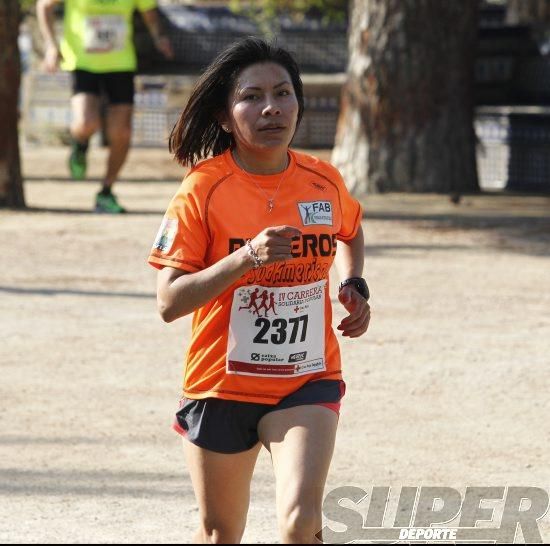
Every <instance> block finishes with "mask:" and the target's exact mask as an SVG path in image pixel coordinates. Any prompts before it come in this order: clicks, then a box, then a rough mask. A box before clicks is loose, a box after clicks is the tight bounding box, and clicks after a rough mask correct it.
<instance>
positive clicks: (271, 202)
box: [233, 150, 290, 212]
mask: <svg viewBox="0 0 550 546" xmlns="http://www.w3.org/2000/svg"><path fill="white" fill-rule="evenodd" d="M233 154H234V156H235V160H237V159H238V161H235V162H236V163H237V164H238V165H239V166H240V167H241V170H242V171H243V172H244V173H245V174H246V176H247V177H248V178H250V180H252V182H254V185H255V186H256V187H257V188H258V189H259V190H260V191H261V192H262V193H263V194H264V195H265V198H266V199H267V212H271V211H272V210H273V209H274V208H275V197H277V194H278V193H279V188H280V187H281V184H282V182H283V180H284V178H285V176H286V171H287V169H288V165H289V164H290V160H289V159H288V153H287V159H286V160H287V164H286V167H285V169H284V171H283V176H281V179H280V180H279V184H278V185H277V189H276V190H275V193H274V194H273V195H272V196H271V197H269V195H268V194H267V193H266V191H265V190H264V189H263V188H262V187H261V186H260V185H259V184H258V183H257V182H256V180H254V178H252V176H251V175H250V173H249V172H248V171H247V170H246V169H245V168H244V165H243V162H242V159H241V158H240V157H239V154H237V150H234V151H233Z"/></svg>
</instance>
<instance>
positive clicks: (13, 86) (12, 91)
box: [0, 0, 25, 208]
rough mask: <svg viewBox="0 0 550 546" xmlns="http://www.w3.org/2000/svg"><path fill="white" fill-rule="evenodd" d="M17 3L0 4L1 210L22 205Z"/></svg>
mask: <svg viewBox="0 0 550 546" xmlns="http://www.w3.org/2000/svg"><path fill="white" fill-rule="evenodd" d="M19 22H20V10H19V0H2V2H1V3H0V120H1V121H0V207H6V206H7V207H15V208H22V207H24V206H25V199H24V195H23V181H22V178H21V167H20V162H19V141H18V134H17V123H18V118H19V86H20V82H21V67H20V59H19V47H18V45H17V37H18V34H19Z"/></svg>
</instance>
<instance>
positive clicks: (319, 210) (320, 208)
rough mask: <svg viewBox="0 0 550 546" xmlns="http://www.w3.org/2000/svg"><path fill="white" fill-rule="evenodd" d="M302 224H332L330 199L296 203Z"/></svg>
mask: <svg viewBox="0 0 550 546" xmlns="http://www.w3.org/2000/svg"><path fill="white" fill-rule="evenodd" d="M298 209H299V211H300V216H301V218H302V224H304V226H313V225H317V226H332V203H331V202H330V201H308V202H306V203H298Z"/></svg>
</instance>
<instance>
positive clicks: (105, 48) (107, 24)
mask: <svg viewBox="0 0 550 546" xmlns="http://www.w3.org/2000/svg"><path fill="white" fill-rule="evenodd" d="M127 33H128V24H127V23H126V19H125V18H124V16H122V15H95V16H90V17H86V18H85V19H84V48H85V49H86V52H87V53H110V52H112V51H121V50H123V49H124V46H125V45H126V36H127Z"/></svg>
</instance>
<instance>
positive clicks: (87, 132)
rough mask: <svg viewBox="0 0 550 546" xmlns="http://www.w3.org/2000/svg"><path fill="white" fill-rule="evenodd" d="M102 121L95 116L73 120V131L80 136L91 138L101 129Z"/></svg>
mask: <svg viewBox="0 0 550 546" xmlns="http://www.w3.org/2000/svg"><path fill="white" fill-rule="evenodd" d="M100 127H101V121H100V120H99V119H98V118H94V117H83V118H80V119H77V120H75V121H74V122H73V124H72V127H71V132H72V133H73V135H74V136H76V137H78V138H90V137H91V136H92V135H93V134H94V133H96V132H97V131H99V129H100Z"/></svg>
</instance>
